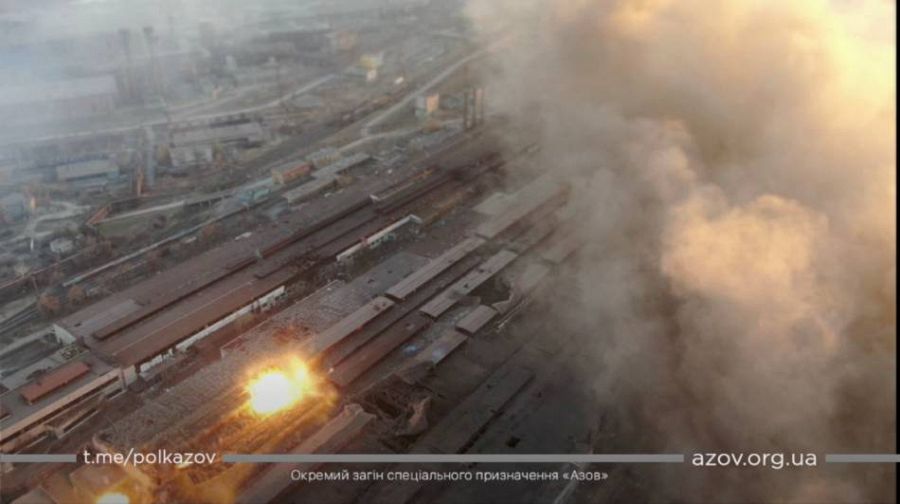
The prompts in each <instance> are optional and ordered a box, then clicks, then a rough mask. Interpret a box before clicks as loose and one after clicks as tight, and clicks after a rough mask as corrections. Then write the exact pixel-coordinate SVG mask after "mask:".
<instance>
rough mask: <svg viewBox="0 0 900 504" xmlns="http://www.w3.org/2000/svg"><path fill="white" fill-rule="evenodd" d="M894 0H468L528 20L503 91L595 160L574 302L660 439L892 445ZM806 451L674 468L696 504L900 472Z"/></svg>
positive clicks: (855, 494) (500, 79)
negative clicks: (755, 462)
mask: <svg viewBox="0 0 900 504" xmlns="http://www.w3.org/2000/svg"><path fill="white" fill-rule="evenodd" d="M894 10H895V6H894V3H893V2H886V1H878V0H864V1H859V2H828V1H825V0H803V1H792V2H779V1H774V0H773V1H762V2H760V1H751V0H746V1H732V2H708V1H702V0H677V1H675V0H620V1H600V0H564V1H555V2H554V1H550V0H546V1H545V0H529V1H521V0H516V1H512V0H507V1H497V0H470V2H469V5H468V13H469V16H470V18H471V19H472V20H473V23H474V25H475V27H476V28H477V29H478V30H479V33H481V34H482V35H483V36H485V37H486V38H487V37H493V36H495V35H496V34H497V33H500V32H502V31H503V30H508V32H509V33H511V34H513V38H511V40H512V42H511V43H510V48H509V50H507V51H503V52H498V53H497V54H496V55H494V56H493V61H492V63H493V66H492V67H491V68H492V69H493V70H494V71H493V72H492V73H491V74H490V75H487V76H486V78H487V82H488V84H487V85H488V96H490V98H491V100H492V106H493V107H495V108H496V109H498V110H499V111H501V112H504V113H506V114H509V115H511V116H512V117H514V118H515V119H516V121H518V122H520V123H521V124H525V123H534V122H535V121H537V122H539V126H540V130H541V142H542V151H541V152H542V154H543V155H544V159H543V160H542V163H541V165H542V166H547V167H551V169H552V170H554V171H556V172H557V173H559V174H560V175H561V176H566V177H576V176H578V177H586V179H587V181H586V182H584V183H579V184H576V189H577V194H576V197H578V198H579V200H580V204H581V205H582V207H583V208H584V209H585V213H586V216H585V218H584V219H582V222H583V226H584V232H585V234H588V235H589V236H591V238H592V240H591V243H590V244H589V246H588V248H587V249H586V250H585V251H584V253H583V254H582V257H581V261H580V263H579V271H578V275H577V276H576V278H575V279H574V281H575V282H576V283H577V285H578V286H579V288H580V292H581V294H582V295H581V302H582V303H581V306H578V307H563V309H566V310H569V311H570V313H571V316H572V317H574V318H580V319H582V320H586V321H589V322H590V324H592V325H593V326H594V327H596V328H597V329H596V332H598V333H601V334H600V335H599V336H597V337H596V338H595V340H594V342H596V345H595V349H594V350H595V353H596V360H597V368H596V369H599V370H601V372H600V373H599V375H598V374H597V372H596V370H595V371H594V376H596V377H597V381H598V382H599V383H600V384H601V385H602V388H603V390H605V391H606V392H607V393H608V394H609V397H610V398H611V400H614V401H617V402H618V403H619V404H622V405H627V406H629V407H628V408H627V412H628V414H630V415H634V418H635V419H636V420H637V421H643V422H645V424H648V425H653V427H654V429H655V430H656V434H657V435H658V436H657V441H656V442H655V443H656V444H655V445H654V446H655V447H656V448H659V449H678V450H684V451H692V450H697V451H703V450H725V451H727V450H744V451H787V452H791V451H810V452H816V453H820V454H821V453H825V452H842V451H845V452H892V451H893V449H894V434H893V430H894V425H895V420H896V419H895V416H894V411H895V409H894V388H895V382H894V377H895V376H896V362H895V359H894V352H895V340H896V325H895V324H896V312H895V308H894V305H895V300H896V284H895V282H894V280H893V279H894V277H895V272H896V264H895V259H894V258H895V253H896V245H895V242H896V234H895V231H894V229H895V217H894V215H895V208H896V175H895V167H896V158H895V154H894V150H895V140H894V138H895V132H896V131H895V126H894V116H895V110H896V97H895V93H894V88H895V83H896V75H895V73H894V67H893V61H894V56H895V49H894V40H895V27H894V25H893V19H894V16H893V13H894ZM535 110H536V111H538V113H537V114H534V111H535ZM796 471H798V470H797V469H795V470H793V472H790V471H786V472H781V473H777V474H773V473H760V472H759V471H756V472H747V471H738V472H709V471H706V472H704V471H695V472H692V473H690V474H689V475H688V476H687V477H686V476H685V474H684V473H679V474H677V475H675V474H673V473H671V472H668V473H666V472H664V473H662V476H661V478H662V479H661V482H662V483H664V485H662V488H668V489H670V490H671V491H672V494H669V495H666V497H667V498H675V496H676V495H678V496H679V498H680V499H681V500H682V501H688V502H757V501H761V500H766V501H770V500H776V499H777V500H780V501H785V502H813V501H815V502H822V501H823V500H824V501H826V502H828V501H831V502H871V501H883V500H888V499H889V498H890V497H889V496H890V494H891V491H892V489H893V484H892V483H891V481H890V480H891V477H890V475H891V474H892V471H890V468H887V467H885V468H879V467H871V468H846V469H842V468H834V469H833V468H829V469H828V470H827V471H826V470H824V469H822V470H811V471H810V470H807V471H805V472H802V471H801V472H800V473H798V472H796ZM882 482H883V483H882ZM677 492H685V493H683V494H679V493H677ZM661 495H665V492H662V493H661ZM823 496H827V498H826V497H823ZM829 499H830V500H829Z"/></svg>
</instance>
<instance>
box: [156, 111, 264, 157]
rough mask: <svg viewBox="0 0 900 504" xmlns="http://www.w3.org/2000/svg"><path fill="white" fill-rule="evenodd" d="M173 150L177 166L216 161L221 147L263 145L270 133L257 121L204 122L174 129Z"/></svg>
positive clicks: (229, 148)
mask: <svg viewBox="0 0 900 504" xmlns="http://www.w3.org/2000/svg"><path fill="white" fill-rule="evenodd" d="M171 138H172V139H171V142H170V152H171V155H172V163H173V164H174V166H175V167H176V168H189V167H193V166H197V165H202V164H205V163H209V162H212V160H213V157H214V156H215V152H216V149H217V148H222V149H225V150H231V149H234V148H241V149H243V148H248V147H254V146H258V145H261V144H263V143H265V141H266V134H265V132H264V131H263V129H262V126H260V124H259V123H256V122H244V123H238V124H224V125H202V126H198V127H192V128H185V129H179V130H176V131H174V132H173V133H172V136H171Z"/></svg>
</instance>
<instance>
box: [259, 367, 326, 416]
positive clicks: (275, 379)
mask: <svg viewBox="0 0 900 504" xmlns="http://www.w3.org/2000/svg"><path fill="white" fill-rule="evenodd" d="M312 385H313V383H312V380H311V378H310V375H309V370H308V369H307V368H306V366H305V365H304V364H303V363H301V362H292V363H291V364H290V365H289V366H287V367H271V368H267V369H265V370H264V371H262V372H261V373H259V375H258V376H257V377H256V378H254V379H253V380H251V381H250V383H249V385H248V386H247V391H248V392H249V393H250V409H252V410H253V411H254V412H255V413H257V414H260V415H269V414H272V413H275V412H278V411H282V410H284V409H287V408H289V407H291V406H293V405H295V404H297V403H298V402H299V401H300V400H301V399H303V398H304V397H306V396H307V395H309V393H310V392H311V390H312Z"/></svg>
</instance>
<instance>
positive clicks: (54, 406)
mask: <svg viewBox="0 0 900 504" xmlns="http://www.w3.org/2000/svg"><path fill="white" fill-rule="evenodd" d="M124 388H125V383H124V381H123V378H122V375H121V372H120V371H119V369H117V368H115V367H114V366H110V365H109V364H107V363H105V362H103V361H102V360H100V359H98V358H96V357H94V356H92V355H90V354H82V355H80V356H78V357H76V358H74V359H72V360H71V361H69V362H67V363H65V364H63V365H62V366H59V367H57V368H55V369H53V370H51V371H47V372H45V373H44V374H42V375H40V376H38V377H36V378H34V379H32V380H31V381H29V382H28V383H25V384H24V385H22V386H20V387H18V388H15V389H13V390H8V391H6V392H3V394H2V395H0V416H2V418H0V451H2V452H3V453H15V452H17V451H21V450H23V449H25V448H27V447H28V446H31V445H33V444H34V443H37V442H38V441H40V440H42V439H45V438H47V437H53V438H57V439H58V438H62V437H64V436H65V435H66V434H67V433H68V432H70V431H71V430H72V429H73V428H75V427H76V426H78V425H79V424H81V423H82V422H84V421H85V420H87V419H88V418H90V417H91V416H92V415H93V414H94V413H96V411H97V410H98V409H99V408H100V406H101V404H102V403H103V402H104V401H105V400H107V399H110V398H112V397H115V396H116V395H118V394H120V393H121V392H122V391H123V390H124Z"/></svg>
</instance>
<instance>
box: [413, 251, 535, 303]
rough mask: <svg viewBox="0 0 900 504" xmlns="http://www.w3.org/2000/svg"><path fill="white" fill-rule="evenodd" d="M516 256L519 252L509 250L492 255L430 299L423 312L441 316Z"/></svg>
mask: <svg viewBox="0 0 900 504" xmlns="http://www.w3.org/2000/svg"><path fill="white" fill-rule="evenodd" d="M516 257H518V254H516V253H515V252H510V251H509V250H501V251H500V252H497V253H496V254H494V255H493V256H491V258H490V259H488V260H487V261H485V262H483V263H482V264H481V265H480V266H478V267H477V268H475V270H474V271H472V272H470V273H468V274H467V275H466V276H464V277H462V278H461V279H459V280H457V281H456V283H454V284H453V285H451V286H450V287H448V288H447V289H446V290H445V291H443V292H441V293H440V294H438V295H437V296H436V297H435V298H434V299H432V300H431V301H429V302H428V303H427V304H426V305H425V306H423V307H422V308H421V309H420V310H421V312H422V313H424V314H426V315H428V316H429V317H431V318H438V317H440V316H441V314H443V313H444V312H445V311H447V310H449V309H450V308H451V307H452V306H453V305H455V304H456V302H457V301H458V300H459V299H460V298H461V297H463V296H466V295H468V294H469V293H470V292H472V291H473V290H475V289H477V288H478V287H479V286H481V284H483V283H484V282H485V281H487V279H489V278H491V277H492V276H494V275H495V274H496V273H497V272H498V271H500V270H502V269H503V268H504V267H506V265H508V264H509V263H511V262H513V260H515V259H516Z"/></svg>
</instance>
